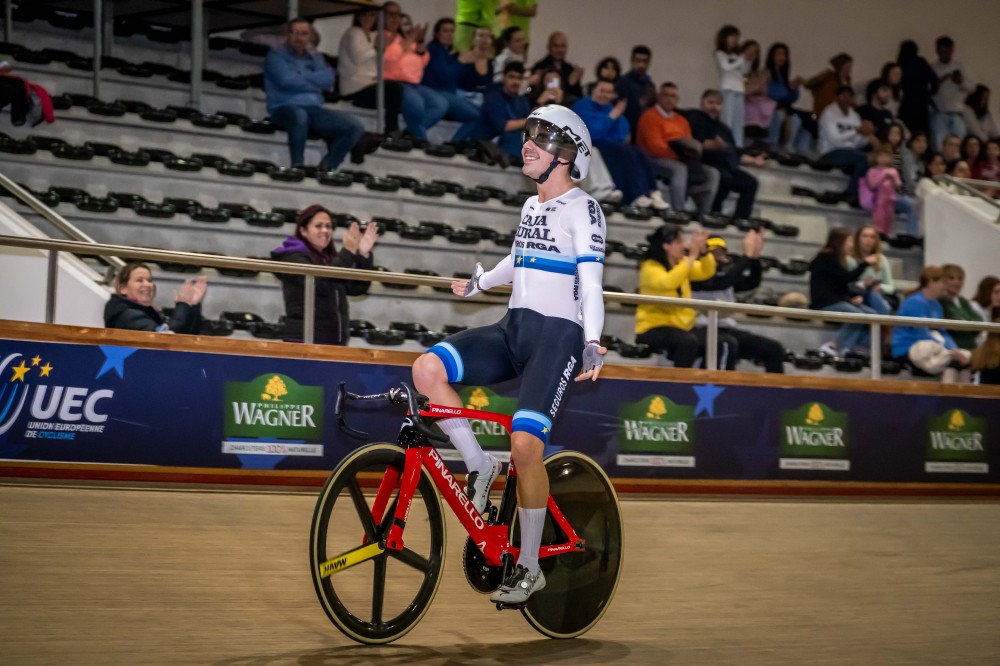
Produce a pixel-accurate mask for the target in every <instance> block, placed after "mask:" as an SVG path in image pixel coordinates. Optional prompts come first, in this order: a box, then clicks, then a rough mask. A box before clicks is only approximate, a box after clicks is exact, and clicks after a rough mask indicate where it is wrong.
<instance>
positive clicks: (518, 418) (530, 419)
mask: <svg viewBox="0 0 1000 666" xmlns="http://www.w3.org/2000/svg"><path fill="white" fill-rule="evenodd" d="M551 430H552V420H551V419H550V418H549V417H547V416H545V414H542V413H541V412H535V411H532V410H530V409H519V410H517V411H516V412H514V419H513V424H512V426H511V432H526V433H528V434H529V435H534V436H535V437H537V438H538V439H540V440H542V443H543V444H545V443H546V442H548V441H549V432H550V431H551Z"/></svg>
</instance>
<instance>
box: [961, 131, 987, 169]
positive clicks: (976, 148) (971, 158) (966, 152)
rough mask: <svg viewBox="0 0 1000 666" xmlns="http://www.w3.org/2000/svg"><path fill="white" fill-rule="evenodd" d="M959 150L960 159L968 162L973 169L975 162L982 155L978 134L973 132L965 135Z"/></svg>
mask: <svg viewBox="0 0 1000 666" xmlns="http://www.w3.org/2000/svg"><path fill="white" fill-rule="evenodd" d="M960 152H961V153H962V159H963V160H965V161H966V162H968V163H969V166H970V167H971V168H973V169H975V168H976V164H978V163H979V161H980V160H981V159H982V157H983V142H982V141H980V140H979V137H978V136H975V135H973V134H969V135H966V137H965V138H964V139H962V147H961V149H960Z"/></svg>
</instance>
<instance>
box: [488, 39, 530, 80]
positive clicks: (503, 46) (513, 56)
mask: <svg viewBox="0 0 1000 666" xmlns="http://www.w3.org/2000/svg"><path fill="white" fill-rule="evenodd" d="M498 48H499V50H500V53H498V54H497V57H496V58H494V59H493V80H494V82H496V83H500V82H501V81H502V80H503V73H504V68H505V67H506V65H507V63H508V62H519V63H521V64H524V62H525V58H526V57H527V56H528V43H527V42H526V41H525V36H524V31H523V30H521V29H520V28H518V27H517V26H511V27H510V28H507V29H505V30H504V31H503V32H502V33H500V39H499V41H498Z"/></svg>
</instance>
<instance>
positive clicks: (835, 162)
mask: <svg viewBox="0 0 1000 666" xmlns="http://www.w3.org/2000/svg"><path fill="white" fill-rule="evenodd" d="M819 161H820V162H822V163H823V164H829V165H830V166H832V167H850V169H851V177H850V180H848V181H847V193H848V195H850V196H851V198H854V199H856V198H857V197H858V181H859V180H861V177H862V176H864V175H865V174H866V173H868V153H866V152H865V151H863V150H861V149H853V148H836V149H834V150H831V151H830V152H828V153H824V154H823V155H821V156H820V158H819Z"/></svg>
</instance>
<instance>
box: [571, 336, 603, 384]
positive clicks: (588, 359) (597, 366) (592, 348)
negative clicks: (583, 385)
mask: <svg viewBox="0 0 1000 666" xmlns="http://www.w3.org/2000/svg"><path fill="white" fill-rule="evenodd" d="M607 353H608V348H607V347H602V346H601V345H600V343H597V342H588V343H587V346H586V347H584V348H583V372H582V373H580V375H578V376H577V378H576V381H578V382H582V381H585V380H587V379H589V380H591V381H594V382H596V381H597V377H598V376H599V375H600V374H601V368H603V367H604V355H605V354H607Z"/></svg>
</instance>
